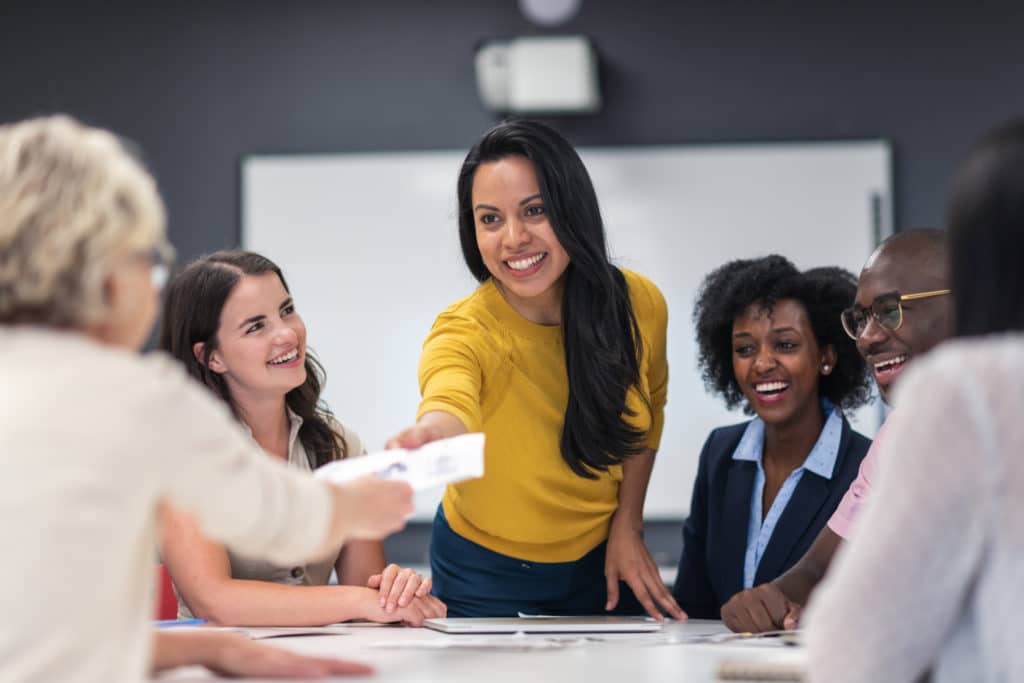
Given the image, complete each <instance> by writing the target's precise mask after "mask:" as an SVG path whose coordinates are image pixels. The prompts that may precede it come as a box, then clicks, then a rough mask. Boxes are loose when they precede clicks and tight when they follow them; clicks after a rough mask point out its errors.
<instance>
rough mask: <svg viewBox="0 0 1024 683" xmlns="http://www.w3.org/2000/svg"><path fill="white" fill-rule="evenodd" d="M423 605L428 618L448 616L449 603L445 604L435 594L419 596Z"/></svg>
mask: <svg viewBox="0 0 1024 683" xmlns="http://www.w3.org/2000/svg"><path fill="white" fill-rule="evenodd" d="M419 601H420V604H421V605H422V606H423V613H424V614H425V615H426V616H427V618H428V619H439V618H443V617H446V616H448V605H446V604H444V603H443V602H441V601H440V600H438V599H437V598H435V597H434V596H433V595H428V596H426V597H423V598H419Z"/></svg>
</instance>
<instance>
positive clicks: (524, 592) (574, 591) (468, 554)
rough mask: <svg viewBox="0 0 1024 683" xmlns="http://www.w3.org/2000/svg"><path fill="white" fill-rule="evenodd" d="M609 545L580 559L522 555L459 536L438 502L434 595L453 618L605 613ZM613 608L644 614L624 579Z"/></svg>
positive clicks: (433, 551) (433, 547)
mask: <svg viewBox="0 0 1024 683" xmlns="http://www.w3.org/2000/svg"><path fill="white" fill-rule="evenodd" d="M605 546H606V543H604V542H602V543H601V544H600V545H599V546H597V547H596V548H594V549H593V550H591V551H590V552H589V553H587V554H586V555H584V556H583V557H581V558H580V559H578V560H576V561H575V562H531V561H528V560H521V559H518V558H515V557H510V556H508V555H502V554H501V553H496V552H494V551H493V550H488V549H487V548H485V547H483V546H482V545H478V544H476V543H473V542H472V541H470V540H468V539H465V538H463V537H462V536H460V535H458V534H457V533H455V532H454V531H453V530H452V528H451V527H450V526H449V525H448V520H447V519H445V516H444V510H443V509H442V508H441V506H438V508H437V514H436V515H435V516H434V530H433V535H432V537H431V540H430V576H431V579H432V580H433V582H434V588H433V594H434V595H436V596H437V597H438V598H439V599H441V600H443V601H444V602H445V604H447V605H448V616H449V617H514V616H516V615H517V614H518V613H519V612H523V613H525V614H557V615H595V614H606V612H605V609H604V606H605V603H606V602H607V599H608V591H607V584H606V582H605V577H604V558H605ZM612 613H613V614H643V613H644V611H643V608H642V607H641V605H640V603H639V602H637V599H636V598H635V597H634V596H633V592H632V591H631V590H630V589H629V587H628V586H627V585H626V584H624V583H622V582H620V583H619V604H618V606H617V607H616V609H615V610H613V612H612Z"/></svg>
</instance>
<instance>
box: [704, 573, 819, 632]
mask: <svg viewBox="0 0 1024 683" xmlns="http://www.w3.org/2000/svg"><path fill="white" fill-rule="evenodd" d="M801 611H802V607H801V606H800V605H798V604H796V603H795V602H793V601H792V600H790V599H789V598H787V597H786V595H785V593H783V592H782V591H781V590H779V589H778V587H777V586H776V585H775V584H774V583H764V584H761V585H760V586H754V587H753V588H748V589H747V590H745V591H741V592H739V593H737V594H736V595H734V596H732V597H731V598H729V602H727V603H725V605H723V606H722V621H723V622H724V623H725V625H726V626H728V627H729V628H730V629H731V630H733V631H735V632H737V633H762V632H764V631H775V630H778V629H787V630H789V629H795V628H797V626H799V622H800V613H801Z"/></svg>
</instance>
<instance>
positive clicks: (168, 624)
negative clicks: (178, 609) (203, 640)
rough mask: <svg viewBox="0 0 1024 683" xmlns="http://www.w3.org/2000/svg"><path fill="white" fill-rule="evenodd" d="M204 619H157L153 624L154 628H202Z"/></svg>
mask: <svg viewBox="0 0 1024 683" xmlns="http://www.w3.org/2000/svg"><path fill="white" fill-rule="evenodd" d="M205 623H206V619H157V620H155V621H154V622H153V626H155V627H156V628H174V627H176V626H202V625H203V624H205Z"/></svg>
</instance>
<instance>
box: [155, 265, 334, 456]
mask: <svg viewBox="0 0 1024 683" xmlns="http://www.w3.org/2000/svg"><path fill="white" fill-rule="evenodd" d="M264 273H274V274H276V275H277V277H279V278H280V279H281V284H282V285H283V286H284V288H285V291H288V283H287V282H286V281H285V279H284V275H283V274H282V273H281V269H280V268H278V267H277V265H275V264H274V263H273V261H271V260H270V259H268V258H266V257H264V256H260V255H259V254H255V253H253V252H251V251H241V250H224V251H218V252H215V253H213V254H210V255H208V256H203V257H201V258H199V259H197V260H195V261H193V262H192V263H190V264H189V265H188V266H187V267H186V268H185V269H184V270H183V271H182V272H181V273H179V274H178V275H177V276H175V277H174V279H173V280H171V282H170V284H169V285H168V286H167V293H166V300H165V302H164V310H163V317H162V320H161V323H160V341H159V346H160V348H161V349H163V350H164V351H167V352H168V353H170V354H171V355H172V356H174V357H175V358H177V359H178V360H179V361H181V362H182V364H184V366H185V367H186V368H187V370H188V374H190V375H191V376H192V377H194V378H196V379H197V380H199V381H200V382H202V383H203V384H205V385H206V386H208V387H209V388H210V389H211V390H212V391H213V393H215V394H216V395H217V396H219V397H220V398H221V400H223V401H224V402H225V403H227V404H228V405H229V406H231V411H232V412H233V413H234V414H235V417H238V418H239V419H240V416H239V414H238V407H237V406H236V404H235V401H234V400H233V399H232V397H231V392H230V390H229V389H228V385H227V382H225V381H224V377H223V376H222V375H219V374H217V373H216V372H213V371H212V370H210V368H209V367H208V365H209V361H210V354H211V353H212V352H213V351H215V350H216V349H217V346H218V343H219V342H218V339H217V329H218V328H219V327H220V314H221V311H222V310H224V303H225V302H226V301H227V299H228V296H230V295H231V292H232V291H233V290H234V289H235V286H236V285H238V282H239V280H241V279H242V276H243V275H262V274H264ZM197 342H202V343H203V345H204V346H203V358H202V362H200V360H199V359H197V358H196V356H195V354H194V353H193V352H192V347H193V346H194V345H195V344H196V343H197ZM305 365H306V381H305V382H304V383H303V384H302V385H301V386H298V387H296V388H294V389H292V390H291V391H289V392H288V393H287V394H286V395H285V402H286V403H287V405H288V407H289V408H291V410H292V411H293V412H294V413H295V414H296V415H298V416H299V417H301V418H302V427H301V428H300V429H299V440H300V441H301V442H302V446H303V447H304V448H305V449H306V454H307V456H308V457H309V464H310V466H311V467H313V468H316V467H319V466H321V465H323V464H325V463H328V462H330V461H332V460H338V459H340V458H344V457H345V456H346V455H347V453H346V452H345V442H344V440H343V439H341V438H340V435H338V434H336V433H335V432H334V430H333V429H332V428H331V424H330V419H331V412H330V410H329V409H328V408H327V406H326V405H325V404H324V403H323V402H321V401H320V391H321V390H322V389H323V385H324V382H325V381H326V375H325V373H324V369H323V366H321V365H320V363H319V361H317V360H316V358H314V356H313V354H312V353H311V352H309V350H308V349H307V351H306V363H305Z"/></svg>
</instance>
